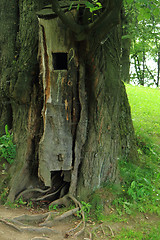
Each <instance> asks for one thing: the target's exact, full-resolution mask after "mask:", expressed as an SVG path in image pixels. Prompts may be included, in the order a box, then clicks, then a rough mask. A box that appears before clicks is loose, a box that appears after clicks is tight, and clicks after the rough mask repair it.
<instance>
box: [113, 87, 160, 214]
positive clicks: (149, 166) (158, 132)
mask: <svg viewBox="0 0 160 240" xmlns="http://www.w3.org/2000/svg"><path fill="white" fill-rule="evenodd" d="M126 89H127V94H128V98H129V103H130V106H131V113H132V119H133V125H134V128H135V134H136V140H137V148H138V154H139V162H138V165H135V164H133V163H131V162H130V161H125V160H124V159H121V160H120V161H119V168H120V174H121V177H122V179H123V181H122V186H121V187H122V192H121V193H120V194H119V195H118V197H117V198H116V199H115V200H114V201H113V204H114V205H115V206H116V209H117V211H119V213H120V214H122V213H123V212H126V213H128V214H131V213H132V211H135V210H136V211H137V210H138V211H140V212H150V213H157V214H159V215H160V207H159V205H160V183H159V179H160V90H159V89H151V88H146V87H138V86H131V85H126ZM127 160H129V159H127Z"/></svg>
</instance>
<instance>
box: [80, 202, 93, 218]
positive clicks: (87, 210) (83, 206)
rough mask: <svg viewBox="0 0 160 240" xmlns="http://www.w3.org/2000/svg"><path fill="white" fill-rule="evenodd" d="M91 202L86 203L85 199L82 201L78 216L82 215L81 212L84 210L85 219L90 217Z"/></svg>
mask: <svg viewBox="0 0 160 240" xmlns="http://www.w3.org/2000/svg"><path fill="white" fill-rule="evenodd" d="M91 207H92V206H91V204H90V203H86V202H84V201H81V209H80V210H79V211H77V216H78V217H81V213H82V211H83V212H84V216H85V220H86V221H87V220H88V218H89V213H90V210H91Z"/></svg>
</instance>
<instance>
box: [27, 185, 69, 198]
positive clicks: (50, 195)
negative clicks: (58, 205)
mask: <svg viewBox="0 0 160 240" xmlns="http://www.w3.org/2000/svg"><path fill="white" fill-rule="evenodd" d="M64 186H65V183H64V184H63V185H62V186H60V187H59V188H58V190H57V191H55V192H52V193H49V194H46V195H44V196H42V197H39V198H35V199H31V200H32V201H43V200H45V199H47V198H50V197H53V196H55V195H56V194H57V193H58V192H59V191H60V190H61V189H62V188H63V187H64Z"/></svg>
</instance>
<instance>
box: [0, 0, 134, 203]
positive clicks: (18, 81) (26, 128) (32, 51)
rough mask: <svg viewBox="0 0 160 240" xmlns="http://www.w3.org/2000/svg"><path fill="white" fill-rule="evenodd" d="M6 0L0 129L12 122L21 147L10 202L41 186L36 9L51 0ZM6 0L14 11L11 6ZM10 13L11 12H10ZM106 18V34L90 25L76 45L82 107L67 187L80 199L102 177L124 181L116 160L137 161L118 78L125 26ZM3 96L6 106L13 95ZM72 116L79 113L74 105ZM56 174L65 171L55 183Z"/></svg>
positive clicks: (41, 99) (104, 180) (41, 120)
mask: <svg viewBox="0 0 160 240" xmlns="http://www.w3.org/2000/svg"><path fill="white" fill-rule="evenodd" d="M1 2H2V3H1V5H2V8H0V12H1V17H2V19H1V21H0V24H2V23H3V24H2V25H3V26H2V27H3V34H1V38H0V46H1V55H0V58H1V61H2V65H1V69H0V71H1V76H2V77H1V93H3V94H2V95H1V96H4V97H3V99H2V98H1V105H2V110H1V115H0V118H1V120H2V121H1V124H0V125H1V126H0V127H1V129H2V128H3V127H4V124H6V123H7V124H8V125H9V126H10V128H12V130H13V132H14V141H15V143H16V146H17V156H16V159H15V162H14V164H13V166H12V167H11V170H10V174H11V181H10V192H9V196H8V199H9V200H10V201H13V200H14V199H15V196H16V195H17V194H18V193H20V192H21V191H22V190H24V189H26V188H27V187H28V186H29V185H30V184H32V187H33V186H34V185H35V186H37V184H42V183H41V182H40V181H39V176H38V168H39V156H38V154H39V146H40V140H41V138H42V136H43V133H44V118H43V117H42V114H41V113H42V112H43V111H42V109H43V107H44V102H45V93H44V88H43V82H42V79H41V78H40V77H39V66H38V61H37V54H38V50H37V46H38V21H37V17H36V14H35V13H36V11H38V10H40V8H41V7H42V6H43V2H45V4H46V1H38V0H32V1H31V0H23V1H17V5H16V7H15V1H13V0H12V1H6V0H5V1H4V0H2V1H1ZM7 3H8V5H7V6H9V10H8V11H7V12H6V10H4V9H5V7H6V5H5V4H7ZM13 9H14V11H13ZM2 13H3V14H4V15H3V14H2ZM9 13H10V14H11V15H12V18H11V17H10V18H8V14H9ZM117 14H118V15H119V12H116V15H117ZM112 18H113V14H112ZM105 21H107V20H105ZM105 21H103V23H105V24H106V22H105ZM109 24H110V30H109V32H107V33H106V32H105V29H104V32H102V28H98V29H97V28H96V29H92V31H91V33H90V35H89V36H88V37H87V39H86V40H83V41H81V42H79V43H77V45H78V47H77V49H78V50H77V52H78V59H79V60H78V61H79V66H80V67H79V82H78V83H77V85H76V88H77V89H76V92H77V94H78V101H79V104H80V107H78V108H79V109H78V110H77V112H78V117H77V125H76V128H74V129H73V128H72V133H73V132H74V133H73V134H72V136H73V138H74V144H73V141H72V144H73V145H72V146H71V147H72V148H73V149H72V151H73V153H74V154H73V159H72V163H73V166H72V170H71V171H70V174H71V180H70V187H69V192H70V193H71V194H73V195H75V196H77V197H79V198H81V199H82V198H85V197H86V196H87V195H88V194H89V193H91V192H92V191H93V190H95V189H96V188H98V187H100V186H101V184H103V183H108V182H116V181H119V177H118V158H120V157H123V158H126V159H132V160H133V159H134V156H136V148H135V141H134V131H133V125H132V121H131V115H130V107H129V104H128V99H127V95H126V91H125V87H124V85H123V83H122V82H121V80H120V54H121V35H120V29H119V26H117V25H116V24H117V20H116V24H115V23H114V24H111V22H109ZM100 30H101V32H100ZM2 35H3V36H2ZM3 38H4V39H3ZM7 38H8V39H9V42H8V45H9V48H8V45H7V43H6V39H7ZM8 81H9V84H8ZM4 101H5V104H6V103H7V102H8V101H9V106H8V107H7V108H6V106H5V104H3V102H4ZM73 104H74V103H73ZM76 107H77V106H75V108H76ZM71 115H72V118H74V116H73V115H74V112H73V111H72V112H71ZM7 116H9V117H7ZM62 116H63V114H62ZM65 118H66V116H64V119H65ZM64 121H66V120H64ZM66 134H67V132H66ZM53 144H54V142H53ZM59 178H61V176H60V175H59V176H58V178H57V180H56V181H58V179H59ZM43 186H44V185H43Z"/></svg>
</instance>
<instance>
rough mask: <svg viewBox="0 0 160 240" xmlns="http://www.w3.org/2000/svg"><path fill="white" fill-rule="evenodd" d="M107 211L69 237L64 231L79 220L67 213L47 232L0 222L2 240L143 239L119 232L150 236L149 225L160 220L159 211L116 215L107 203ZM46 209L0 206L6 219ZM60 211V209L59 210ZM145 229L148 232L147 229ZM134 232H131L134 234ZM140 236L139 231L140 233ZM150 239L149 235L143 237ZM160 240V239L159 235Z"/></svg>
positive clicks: (3, 217)
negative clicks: (104, 216)
mask: <svg viewBox="0 0 160 240" xmlns="http://www.w3.org/2000/svg"><path fill="white" fill-rule="evenodd" d="M105 209H106V214H108V216H109V218H108V220H107V221H104V222H100V223H95V222H94V221H93V220H88V221H87V222H86V229H85V232H84V233H83V234H81V235H80V236H79V237H77V238H76V237H75V236H69V237H66V236H65V233H66V231H68V230H69V229H73V228H74V227H75V226H76V225H77V224H78V223H79V222H80V219H78V218H77V217H76V216H72V217H68V218H66V219H64V220H62V221H58V222H56V223H55V225H54V227H52V229H53V230H54V233H51V234H50V233H49V234H44V233H34V232H26V231H25V232H18V231H17V230H16V229H13V228H12V227H11V226H7V225H6V224H5V223H3V222H0V239H1V240H22V239H23V240H40V239H41V240H47V239H48V240H62V239H66V238H67V239H77V240H81V239H82V240H84V239H85V240H94V239H95V240H96V239H97V240H98V239H102V240H106V239H120V240H122V239H142V238H140V237H136V238H133V237H132V236H131V237H129V238H128V235H127V234H126V236H125V233H124V234H122V235H121V237H120V238H119V237H118V235H117V234H118V233H119V232H120V231H121V230H122V229H130V230H131V232H133V231H135V232H138V231H139V232H142V233H143V236H147V234H148V233H149V232H148V231H149V229H150V228H151V227H153V226H156V225H157V224H158V222H159V221H160V217H159V216H156V215H149V214H141V213H138V214H135V215H133V214H132V216H129V215H126V216H123V217H120V216H119V217H116V215H113V213H112V209H111V210H110V213H108V210H109V208H108V206H106V208H105ZM46 211H47V210H46V209H42V208H41V209H39V210H37V209H33V208H26V207H19V208H15V209H13V208H10V207H6V206H2V205H1V206H0V218H1V219H2V220H3V219H6V218H7V219H12V218H14V217H17V216H20V215H23V214H29V215H36V214H43V213H45V212H46ZM56 212H57V210H56ZM145 231H146V232H145ZM131 235H132V234H131ZM137 236H138V235H137ZM143 239H147V238H143ZM157 240H158V239H157Z"/></svg>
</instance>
